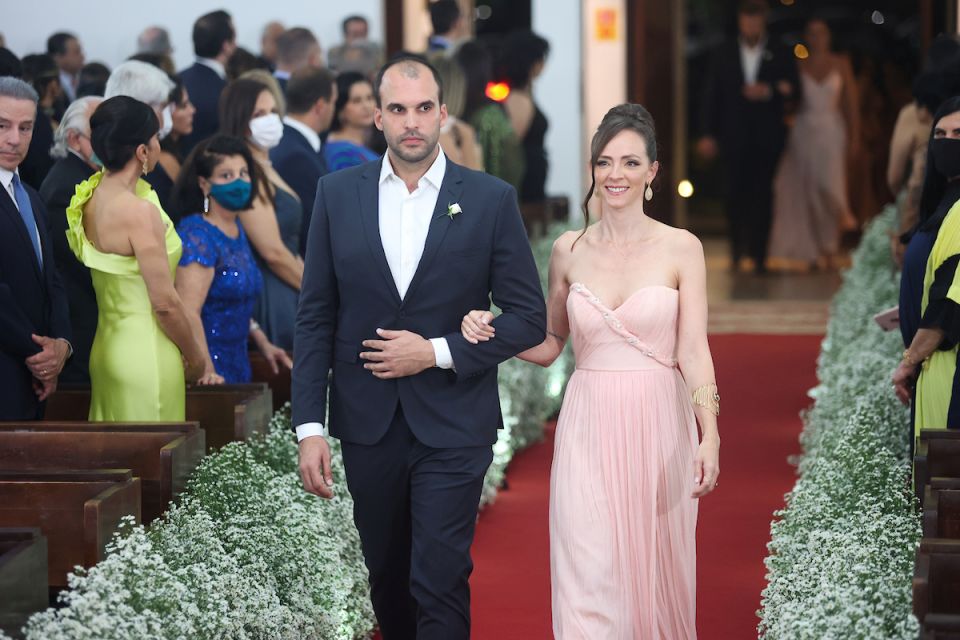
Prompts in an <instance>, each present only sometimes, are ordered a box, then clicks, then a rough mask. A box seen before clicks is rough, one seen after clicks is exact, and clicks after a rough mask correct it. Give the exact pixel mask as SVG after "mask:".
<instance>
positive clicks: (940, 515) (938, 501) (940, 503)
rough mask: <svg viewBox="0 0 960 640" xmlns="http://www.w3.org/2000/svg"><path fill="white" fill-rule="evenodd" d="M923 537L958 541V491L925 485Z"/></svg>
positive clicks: (959, 538) (959, 519)
mask: <svg viewBox="0 0 960 640" xmlns="http://www.w3.org/2000/svg"><path fill="white" fill-rule="evenodd" d="M923 537H924V538H947V539H951V540H957V541H958V542H960V491H958V490H956V489H940V490H937V489H934V488H932V487H930V486H929V485H928V486H927V488H926V491H925V492H924V500H923Z"/></svg>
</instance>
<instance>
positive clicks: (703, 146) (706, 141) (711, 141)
mask: <svg viewBox="0 0 960 640" xmlns="http://www.w3.org/2000/svg"><path fill="white" fill-rule="evenodd" d="M696 151H697V155H698V156H700V157H701V158H703V159H704V160H707V161H710V160H713V159H714V158H716V157H717V153H718V152H719V147H718V146H717V141H716V139H715V138H713V137H711V136H704V137H702V138H700V139H699V140H697V149H696Z"/></svg>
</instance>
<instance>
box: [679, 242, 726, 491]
mask: <svg viewBox="0 0 960 640" xmlns="http://www.w3.org/2000/svg"><path fill="white" fill-rule="evenodd" d="M677 244H678V246H677V248H676V252H675V255H677V257H678V258H679V259H680V260H679V267H678V269H677V271H678V275H679V288H680V316H679V324H678V328H677V363H678V365H679V366H680V372H681V373H682V374H683V379H684V381H685V382H686V384H687V390H688V392H689V393H690V398H691V402H692V403H693V408H694V412H695V413H696V416H697V422H698V423H699V424H700V434H701V442H700V448H699V450H698V452H697V456H696V459H695V461H694V482H695V487H694V491H693V497H695V498H699V497H702V496H705V495H706V494H708V493H710V492H711V491H712V490H713V488H714V486H715V485H716V481H717V476H718V475H719V473H720V433H719V430H718V428H717V417H718V416H717V414H716V413H714V410H716V411H717V412H719V406H717V405H716V404H714V403H713V402H711V401H710V400H711V397H712V395H713V393H715V392H716V381H717V378H716V374H715V373H714V369H713V356H712V355H711V354H710V345H709V343H708V342H707V268H706V262H705V260H704V257H703V245H701V244H700V241H699V240H698V239H697V238H696V236H694V235H692V234H689V233H685V232H684V233H683V235H682V236H680V238H679V241H678V243H677ZM695 399H698V400H705V402H703V404H701V403H700V402H699V401H694V400H695ZM704 404H705V405H707V406H703V405H704Z"/></svg>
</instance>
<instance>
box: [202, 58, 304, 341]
mask: <svg viewBox="0 0 960 640" xmlns="http://www.w3.org/2000/svg"><path fill="white" fill-rule="evenodd" d="M267 80H272V78H271V77H270V76H269V75H268V76H267ZM274 91H275V90H274V89H271V88H270V87H269V86H268V84H266V82H264V81H260V80H254V79H252V78H240V79H239V80H234V81H233V82H231V83H230V84H228V85H227V88H226V89H224V92H223V99H222V100H221V103H220V105H221V111H220V128H221V133H223V134H225V135H228V136H233V137H235V138H240V139H241V140H245V141H247V145H248V147H249V149H250V153H251V155H252V156H253V159H254V160H255V161H256V162H257V167H258V169H259V170H260V172H261V173H262V174H263V176H264V180H262V181H261V182H260V185H259V187H258V189H257V192H256V194H255V196H254V201H253V206H252V208H251V209H249V210H246V211H241V212H240V214H239V215H240V220H241V222H242V223H243V226H244V230H245V232H246V233H247V234H249V237H250V242H251V244H252V245H253V248H254V251H255V256H256V257H257V259H258V261H259V262H258V264H259V265H260V268H261V272H262V274H263V280H264V285H263V290H262V292H261V294H260V299H259V302H258V305H257V309H256V312H255V317H256V319H257V321H258V322H259V323H260V325H261V327H262V328H263V331H264V333H266V334H267V337H269V338H270V341H271V342H273V343H274V344H276V345H277V346H279V347H281V348H283V349H293V325H294V320H295V317H296V313H297V300H298V297H299V291H300V283H301V280H302V279H303V260H301V259H300V258H299V257H298V255H297V253H298V251H299V247H300V227H301V218H302V217H303V213H302V210H301V205H300V200H299V198H297V196H296V192H295V191H294V190H293V189H292V188H291V187H290V186H289V185H288V184H287V183H286V182H285V181H284V180H283V178H281V177H280V174H279V173H277V171H276V169H274V168H273V166H272V165H271V164H270V156H269V152H270V150H271V149H273V148H274V147H276V146H277V144H279V142H280V139H281V138H282V136H283V121H282V120H281V119H280V115H279V107H278V105H277V99H276V97H275V93H274Z"/></svg>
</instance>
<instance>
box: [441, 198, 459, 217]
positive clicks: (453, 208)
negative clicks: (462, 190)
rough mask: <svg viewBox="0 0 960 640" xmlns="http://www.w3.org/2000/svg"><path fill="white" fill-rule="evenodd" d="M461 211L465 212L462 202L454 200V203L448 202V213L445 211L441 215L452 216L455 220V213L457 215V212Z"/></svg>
mask: <svg viewBox="0 0 960 640" xmlns="http://www.w3.org/2000/svg"><path fill="white" fill-rule="evenodd" d="M459 213H463V209H461V208H460V203H459V202H454V203H453V204H448V205H447V212H446V213H443V214H441V215H444V216H447V217H448V218H450V219H451V220H453V216H455V215H457V214H459Z"/></svg>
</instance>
